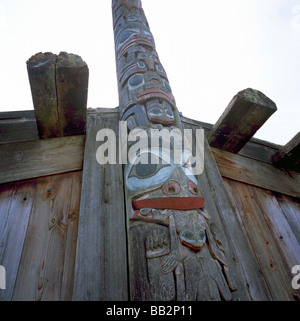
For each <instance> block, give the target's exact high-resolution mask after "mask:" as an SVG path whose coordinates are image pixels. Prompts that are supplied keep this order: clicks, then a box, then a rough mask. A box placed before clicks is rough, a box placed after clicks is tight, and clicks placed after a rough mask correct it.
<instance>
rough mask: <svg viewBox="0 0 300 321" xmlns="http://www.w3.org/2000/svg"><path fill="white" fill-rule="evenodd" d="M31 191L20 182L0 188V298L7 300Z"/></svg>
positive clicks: (10, 294)
mask: <svg viewBox="0 0 300 321" xmlns="http://www.w3.org/2000/svg"><path fill="white" fill-rule="evenodd" d="M34 192H35V191H34V186H26V184H25V183H24V182H23V183H22V182H21V183H18V184H9V185H6V186H1V187H0V265H2V266H4V267H5V269H6V290H1V291H0V301H10V300H11V298H12V295H13V291H14V288H15V283H16V278H17V273H18V269H19V263H20V259H21V255H22V250H23V244H24V239H25V234H26V230H27V225H28V221H29V217H30V213H31V207H32V202H33V196H34Z"/></svg>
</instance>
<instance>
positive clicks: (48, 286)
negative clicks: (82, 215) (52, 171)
mask: <svg viewBox="0 0 300 321" xmlns="http://www.w3.org/2000/svg"><path fill="white" fill-rule="evenodd" d="M80 177H81V173H76V172H74V173H67V174H60V175H54V176H48V177H43V178H38V179H35V180H31V181H29V182H28V184H29V183H31V182H32V183H34V182H36V192H35V195H34V203H33V208H32V214H31V217H30V221H29V224H28V229H27V233H26V238H25V242H24V248H23V253H22V258H21V262H20V267H19V273H18V277H17V280H16V285H15V290H14V295H13V300H18V301H19V300H22V301H24V300H26V301H27V300H30V301H40V300H42V301H49V300H50V301H54V300H55V301H56V300H63V299H66V298H68V295H66V293H67V292H68V291H71V292H72V285H73V284H72V281H73V272H72V268H71V267H72V265H73V269H74V260H73V259H74V256H75V250H76V246H75V244H73V245H71V246H70V244H68V242H69V240H68V233H70V234H71V235H72V234H74V233H76V231H77V226H76V217H78V214H79V213H78V212H77V213H76V212H70V211H71V207H70V204H71V202H73V206H74V202H78V203H79V201H80V195H79V194H78V191H77V193H76V190H75V191H74V190H73V189H72V186H73V184H74V183H75V184H78V185H80ZM74 192H75V193H74ZM74 208H75V209H76V208H77V209H78V208H79V206H78V205H77V206H75V207H73V210H74ZM74 220H75V221H74ZM70 221H71V222H72V223H71V224H69V222H70ZM74 223H75V224H74ZM63 280H64V281H63ZM63 286H69V287H70V288H69V289H63ZM62 294H63V295H62ZM65 295H66V296H65Z"/></svg>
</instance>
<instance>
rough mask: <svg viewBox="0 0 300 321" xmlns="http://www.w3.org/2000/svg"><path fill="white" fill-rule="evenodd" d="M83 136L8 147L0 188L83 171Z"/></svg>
mask: <svg viewBox="0 0 300 321" xmlns="http://www.w3.org/2000/svg"><path fill="white" fill-rule="evenodd" d="M84 139H85V137H84V136H83V135H79V136H72V137H62V138H52V139H45V140H37V141H29V142H20V143H12V144H5V145H2V146H1V149H0V184H2V183H7V182H14V181H19V180H24V179H29V178H34V177H40V176H46V175H51V174H58V173H63V172H69V171H75V170H80V169H82V164H83V153H84Z"/></svg>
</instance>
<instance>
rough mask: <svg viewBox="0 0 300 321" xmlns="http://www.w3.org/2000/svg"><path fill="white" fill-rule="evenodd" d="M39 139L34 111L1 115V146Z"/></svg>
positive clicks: (2, 113)
mask: <svg viewBox="0 0 300 321" xmlns="http://www.w3.org/2000/svg"><path fill="white" fill-rule="evenodd" d="M37 139H39V136H38V131H37V125H36V118H35V112H34V110H25V111H19V112H15V111H12V112H1V113H0V144H8V143H14V142H21V141H29V140H37Z"/></svg>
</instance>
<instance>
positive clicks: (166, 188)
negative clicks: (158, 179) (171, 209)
mask: <svg viewBox="0 0 300 321" xmlns="http://www.w3.org/2000/svg"><path fill="white" fill-rule="evenodd" d="M162 191H163V193H164V194H165V195H177V194H179V193H180V185H179V184H178V183H177V182H175V181H169V182H166V183H165V184H164V185H163V187H162Z"/></svg>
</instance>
